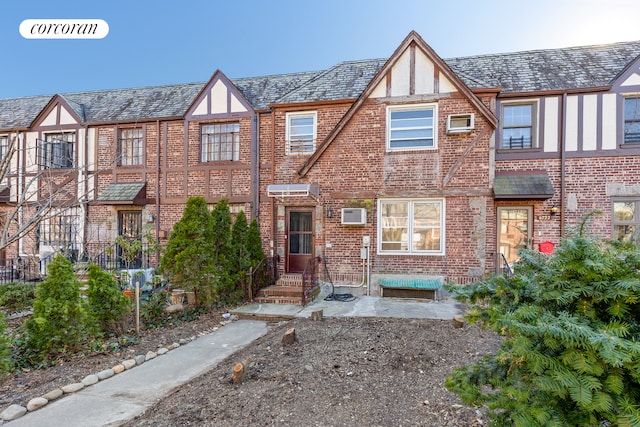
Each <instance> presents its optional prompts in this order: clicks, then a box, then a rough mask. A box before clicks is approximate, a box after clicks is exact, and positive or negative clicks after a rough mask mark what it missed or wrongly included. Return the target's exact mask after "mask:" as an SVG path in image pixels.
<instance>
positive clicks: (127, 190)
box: [97, 182, 147, 205]
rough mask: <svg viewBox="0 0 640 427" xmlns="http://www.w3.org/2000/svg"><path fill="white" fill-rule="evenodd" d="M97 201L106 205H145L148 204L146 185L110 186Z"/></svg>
mask: <svg viewBox="0 0 640 427" xmlns="http://www.w3.org/2000/svg"><path fill="white" fill-rule="evenodd" d="M97 201H98V202H100V203H102V204H105V205H145V204H146V203H147V191H146V184H145V183H144V182H136V183H117V184H109V186H108V187H107V188H105V189H104V191H103V192H102V193H101V194H100V195H99V196H98V198H97Z"/></svg>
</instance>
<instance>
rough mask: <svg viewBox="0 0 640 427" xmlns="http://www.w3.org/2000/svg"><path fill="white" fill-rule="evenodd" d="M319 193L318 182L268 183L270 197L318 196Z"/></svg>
mask: <svg viewBox="0 0 640 427" xmlns="http://www.w3.org/2000/svg"><path fill="white" fill-rule="evenodd" d="M319 194H320V192H319V186H318V184H269V185H267V196H269V197H308V196H312V197H318V195H319Z"/></svg>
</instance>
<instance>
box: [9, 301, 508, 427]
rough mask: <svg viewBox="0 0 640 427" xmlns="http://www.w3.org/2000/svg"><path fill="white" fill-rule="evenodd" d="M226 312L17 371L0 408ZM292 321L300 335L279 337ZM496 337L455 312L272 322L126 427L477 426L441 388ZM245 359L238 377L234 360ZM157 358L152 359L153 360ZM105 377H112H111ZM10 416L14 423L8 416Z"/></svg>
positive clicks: (183, 334) (202, 326)
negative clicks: (448, 316) (452, 316)
mask: <svg viewBox="0 0 640 427" xmlns="http://www.w3.org/2000/svg"><path fill="white" fill-rule="evenodd" d="M221 315H222V313H212V314H208V315H205V316H201V318H200V319H198V320H196V321H193V322H188V323H183V324H180V325H177V326H173V327H170V328H164V329H156V330H152V331H144V332H143V333H142V334H141V337H140V339H139V340H138V342H137V343H136V344H133V345H130V346H128V347H125V348H123V349H121V350H120V351H118V352H106V353H101V354H95V355H93V356H90V357H77V358H75V359H73V360H70V361H66V362H60V363H58V364H57V365H56V366H53V367H50V368H48V369H44V370H35V371H30V372H20V373H17V374H15V375H13V376H11V377H8V378H5V379H4V380H3V382H2V383H1V384H0V410H2V409H4V408H6V407H7V406H9V405H10V404H12V403H17V404H20V405H23V406H25V405H26V403H27V402H28V401H29V400H30V399H31V398H33V397H38V396H41V395H43V394H45V393H47V392H48V391H51V390H52V389H54V388H57V387H61V386H63V385H65V384H69V383H72V382H77V381H80V380H81V379H82V378H84V377H85V376H86V375H88V374H91V373H96V372H98V371H101V370H103V369H107V368H110V367H112V366H114V365H115V364H117V363H120V362H121V361H122V360H124V359H127V358H131V357H133V356H134V355H136V354H145V353H146V352H147V351H149V350H156V349H157V348H158V347H160V346H166V345H168V344H171V343H172V342H177V341H178V340H179V339H180V338H187V339H188V338H191V337H193V336H198V335H201V334H203V333H209V332H211V331H212V330H213V328H215V327H220V322H221V321H222V320H223V319H222V316H221ZM289 328H295V334H296V338H297V341H296V342H295V343H293V344H290V345H284V344H283V343H282V337H283V335H284V333H285V331H286V330H288V329H289ZM499 342H500V339H499V338H498V337H497V336H496V335H495V334H494V333H492V332H491V331H487V330H482V329H479V328H477V327H469V326H465V327H464V328H462V329H456V328H454V327H453V324H452V323H451V321H441V320H411V319H381V318H340V319H329V318H325V319H324V320H322V321H316V322H313V321H311V320H308V319H296V320H292V321H289V322H282V323H271V324H270V332H269V333H268V334H267V335H265V336H264V337H262V338H260V339H258V340H257V341H255V342H254V343H252V344H251V345H250V346H248V347H247V348H245V349H243V350H241V351H239V352H237V353H236V354H234V355H232V356H231V357H229V358H228V359H227V360H225V361H224V362H222V363H221V364H219V365H218V367H216V368H214V369H213V370H212V371H210V372H209V373H207V374H206V375H204V376H202V377H199V378H197V379H195V380H194V381H192V382H191V383H189V384H185V385H184V386H182V387H179V388H178V389H177V390H176V391H175V392H174V393H173V394H172V395H170V396H168V397H167V398H165V399H163V400H162V401H160V402H158V404H157V405H156V406H155V407H154V408H153V409H151V410H149V411H148V412H147V413H145V414H144V415H142V416H140V417H138V418H137V419H135V420H132V421H130V422H129V423H127V424H126V426H129V427H131V426H481V425H486V419H485V418H484V416H483V413H482V412H481V411H479V410H477V409H476V408H468V407H464V406H462V405H460V401H459V399H458V398H457V396H455V395H453V394H451V393H449V392H447V391H446V389H445V388H444V386H443V384H444V380H445V378H446V377H447V376H448V375H449V374H450V373H451V372H452V370H453V369H454V367H456V366H461V365H463V364H468V363H471V362H474V361H476V360H478V359H479V358H480V357H482V355H484V354H487V353H489V352H492V351H493V350H495V349H496V348H497V347H498V345H499ZM245 360H246V361H248V364H247V366H248V369H247V371H246V374H245V376H244V380H243V382H242V383H240V384H233V383H232V381H231V372H232V370H233V367H234V365H235V364H236V363H238V362H242V361H245ZM150 363H152V362H150ZM106 381H108V380H106ZM7 425H10V423H7Z"/></svg>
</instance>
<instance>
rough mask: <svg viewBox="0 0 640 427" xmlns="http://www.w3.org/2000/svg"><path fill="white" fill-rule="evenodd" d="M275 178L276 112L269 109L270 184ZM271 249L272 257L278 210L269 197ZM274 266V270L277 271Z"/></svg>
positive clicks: (275, 244)
mask: <svg viewBox="0 0 640 427" xmlns="http://www.w3.org/2000/svg"><path fill="white" fill-rule="evenodd" d="M275 179H276V113H275V111H274V109H273V108H272V109H271V184H275V182H274V181H275ZM271 242H272V243H271V251H272V254H271V256H272V257H275V256H276V255H277V253H278V212H277V207H276V203H275V199H274V198H273V197H271ZM277 268H278V267H277V266H276V271H277Z"/></svg>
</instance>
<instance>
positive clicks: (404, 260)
mask: <svg viewBox="0 0 640 427" xmlns="http://www.w3.org/2000/svg"><path fill="white" fill-rule="evenodd" d="M487 102H489V101H487ZM346 109H347V108H346V106H331V107H322V108H318V110H317V111H318V123H319V124H323V123H325V122H323V120H325V121H326V123H327V124H328V125H329V126H328V127H327V129H330V128H331V127H333V126H335V124H336V123H337V121H338V120H339V119H340V117H341V115H342V114H344V112H345V111H346ZM471 111H473V110H472V107H471V106H470V105H469V104H468V103H467V102H466V100H463V99H443V100H441V101H440V104H439V115H438V117H439V119H438V149H437V150H426V151H413V152H398V153H386V143H385V141H386V130H385V129H386V105H384V104H382V103H379V102H376V101H369V102H366V103H365V104H364V105H363V106H362V107H361V108H360V110H359V111H358V112H357V113H356V115H355V116H354V117H353V119H352V120H351V121H350V122H349V123H348V124H347V125H346V127H345V128H344V130H343V131H342V132H341V133H340V135H339V136H338V137H337V138H336V139H335V140H334V141H333V142H332V144H331V145H330V146H329V147H328V148H327V150H326V151H325V152H324V153H323V155H322V157H321V158H320V159H319V161H317V163H316V164H315V165H314V166H313V168H312V169H311V170H310V171H309V173H308V174H307V175H306V176H305V177H304V178H303V179H300V178H299V177H298V175H297V170H298V169H299V168H300V166H301V165H302V163H303V162H304V161H305V160H306V158H305V157H299V156H289V157H287V156H284V152H285V150H284V144H285V141H284V135H285V131H286V118H285V111H276V112H275V114H274V118H275V126H274V129H275V140H274V142H275V147H274V151H275V171H274V175H275V182H277V183H296V182H307V183H319V184H320V193H321V196H320V198H319V199H318V200H315V199H313V198H297V197H296V198H294V197H291V198H287V199H284V200H272V202H275V204H276V205H278V206H283V205H286V206H287V207H289V208H292V207H296V206H298V207H302V206H304V207H312V208H315V209H316V210H315V212H317V213H318V212H319V213H320V214H316V215H315V224H314V237H315V245H314V246H315V248H316V253H315V255H323V256H326V257H327V262H328V266H329V270H330V273H331V276H332V278H334V281H335V278H339V280H343V281H345V282H347V283H359V282H360V280H361V279H362V260H361V258H360V248H361V247H362V237H363V236H370V237H371V245H372V246H371V268H372V274H382V275H384V274H421V275H443V276H447V278H450V279H452V280H459V281H464V280H466V278H468V277H469V276H470V275H475V277H477V276H478V275H482V274H484V273H486V272H490V271H493V269H494V268H495V252H496V249H495V247H494V243H490V242H495V240H493V241H491V240H489V239H490V238H491V237H492V236H493V237H494V238H495V225H493V223H494V222H495V221H493V219H494V218H495V213H494V212H495V210H494V206H493V199H492V197H491V192H490V188H489V163H490V162H489V135H490V132H489V133H486V134H485V133H483V132H484V131H485V130H487V129H488V126H489V125H488V124H487V123H485V122H484V121H483V120H482V118H480V117H477V115H476V130H475V131H474V132H472V133H471V134H464V135H455V136H449V135H447V134H446V116H447V115H448V114H449V112H456V113H460V112H471ZM261 122H262V125H263V126H261V138H260V140H261V142H262V143H263V144H264V146H268V147H270V146H269V144H267V143H266V142H267V141H268V142H271V139H272V138H271V135H270V133H269V131H270V128H269V126H270V124H271V123H270V122H269V121H268V120H267V119H264V120H261ZM321 128H322V126H319V129H318V135H319V138H318V141H319V143H320V142H321V141H322V139H323V136H324V135H323V132H322V131H321ZM327 132H328V130H327ZM478 135H483V136H482V137H479V136H478ZM470 145H472V149H471V150H470V152H469V154H468V155H467V156H466V157H465V158H464V159H463V161H462V163H461V165H458V164H459V163H460V162H461V160H460V159H461V157H463V156H464V154H465V150H466V149H467V148H468V147H469V146H470ZM264 146H263V149H264ZM263 153H264V154H265V156H264V157H266V158H264V157H263V158H262V162H261V164H264V165H267V166H268V165H269V162H270V155H271V153H269V152H267V151H266V150H265V151H263ZM456 165H458V166H457V168H456V167H454V166H456ZM270 173H271V170H270V168H268V169H267V170H264V171H262V176H261V182H262V183H264V185H262V186H261V188H262V189H263V191H265V190H266V183H268V182H269V180H268V175H269V174H270ZM447 174H450V175H451V176H450V177H449V181H448V183H447V184H448V185H447V186H446V187H445V186H444V185H443V179H444V177H445V176H446V175H447ZM469 189H471V191H470V190H469ZM391 197H397V198H444V199H445V203H446V255H444V256H423V255H415V256H405V255H386V254H385V255H378V254H376V248H377V225H378V224H377V218H376V215H377V211H376V209H377V200H378V199H380V198H391ZM263 200H264V202H265V203H263V204H262V205H261V220H262V226H263V231H266V233H268V236H269V237H268V238H265V240H267V241H268V240H270V239H272V238H274V240H275V246H276V248H277V252H278V253H280V254H284V253H285V239H284V230H283V229H282V224H284V221H285V217H284V210H278V209H270V206H269V202H270V201H269V200H266V198H264V199H263ZM363 203H364V204H365V205H367V207H368V208H369V209H368V212H367V215H368V220H367V225H365V226H345V225H342V224H341V223H340V210H341V209H342V208H345V207H354V204H363ZM329 209H331V210H332V213H333V216H332V218H329V217H328V216H327V213H328V211H329ZM273 210H275V211H276V212H277V215H279V216H277V218H275V221H274V218H273V217H272V212H273ZM487 219H491V221H488V220H487ZM265 223H267V224H269V225H270V227H266V228H264V225H265ZM263 236H264V237H266V236H265V235H264V234H263ZM281 264H282V265H281V266H280V267H281V268H284V263H281Z"/></svg>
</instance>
